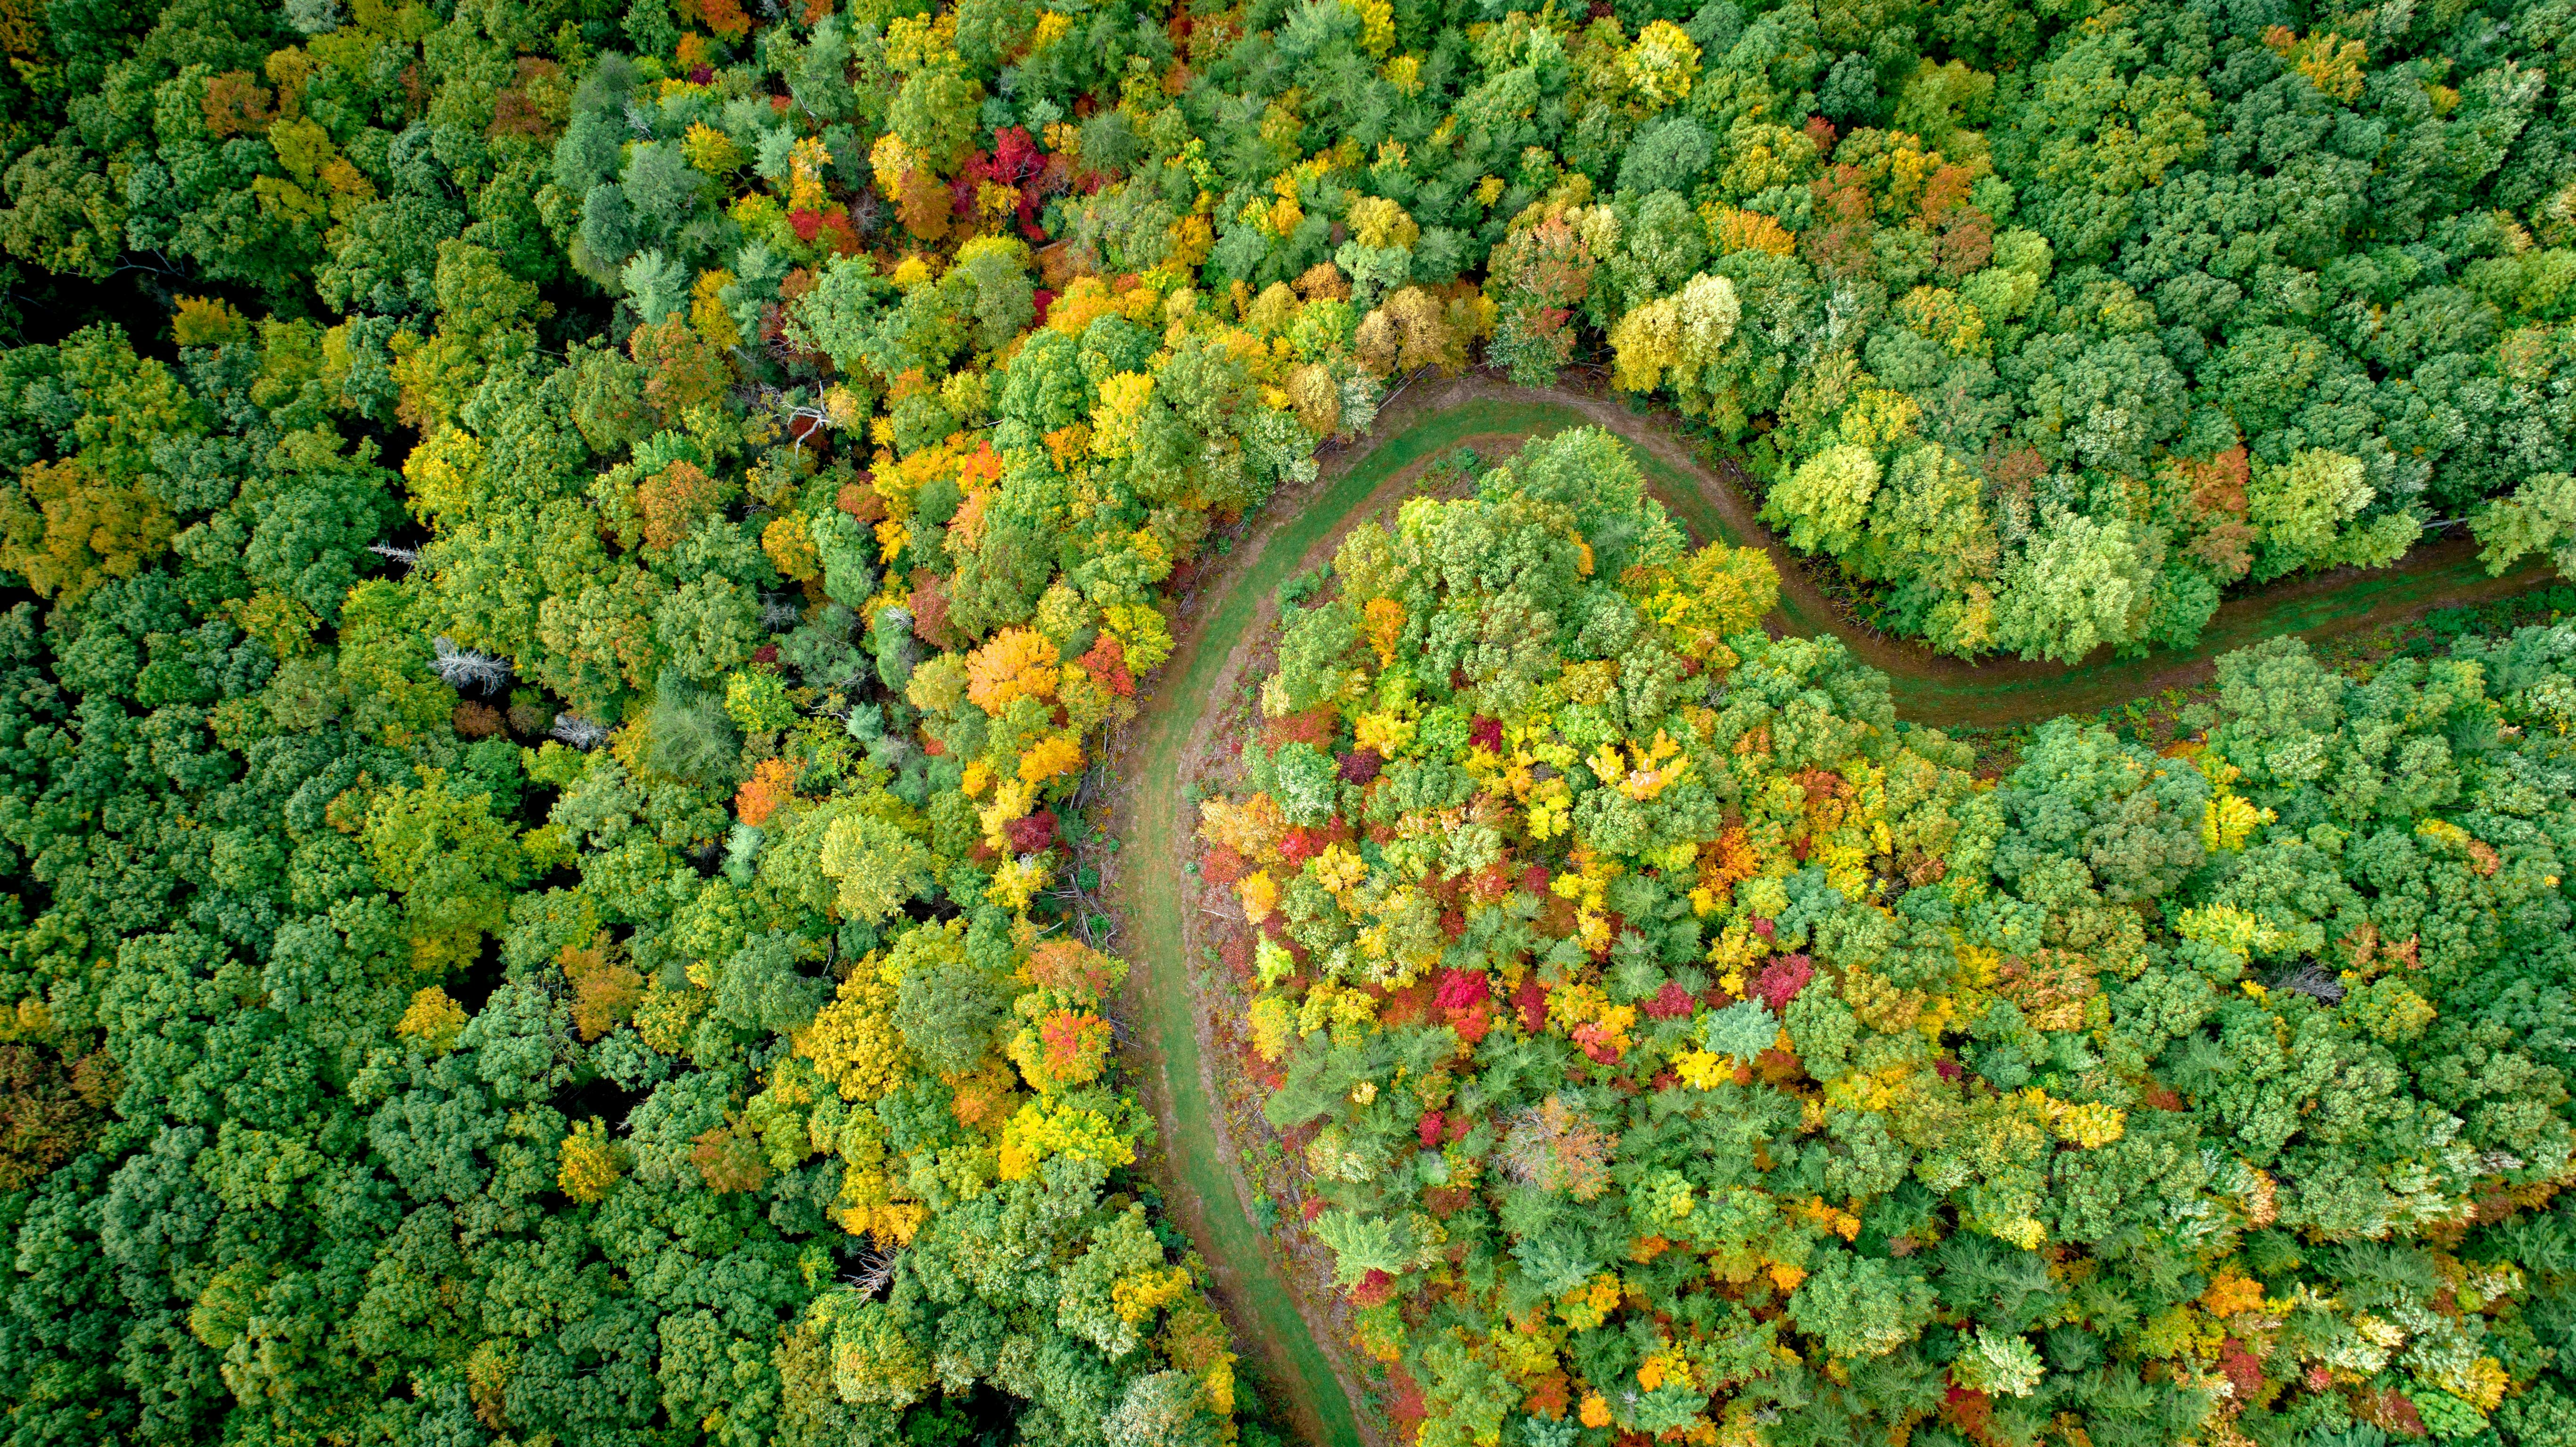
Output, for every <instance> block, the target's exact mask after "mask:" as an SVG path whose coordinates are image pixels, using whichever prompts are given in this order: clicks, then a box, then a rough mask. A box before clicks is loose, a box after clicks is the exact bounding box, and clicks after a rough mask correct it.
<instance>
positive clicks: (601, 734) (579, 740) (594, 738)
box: [553, 713, 608, 753]
mask: <svg viewBox="0 0 2576 1447" xmlns="http://www.w3.org/2000/svg"><path fill="white" fill-rule="evenodd" d="M553 732H554V737H555V739H556V740H557V741H558V742H560V743H564V744H569V745H570V746H572V747H573V748H576V749H579V750H581V751H582V752H583V753H588V752H590V751H591V750H592V749H595V748H598V747H599V746H600V745H601V744H604V743H606V742H608V730H607V729H606V728H604V727H602V726H600V725H598V724H595V723H592V722H591V721H590V720H588V719H586V718H583V717H582V716H581V715H580V714H577V713H559V714H556V715H555V726H554V731H553Z"/></svg>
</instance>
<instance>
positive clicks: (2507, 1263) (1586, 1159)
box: [1201, 432, 2576, 1447]
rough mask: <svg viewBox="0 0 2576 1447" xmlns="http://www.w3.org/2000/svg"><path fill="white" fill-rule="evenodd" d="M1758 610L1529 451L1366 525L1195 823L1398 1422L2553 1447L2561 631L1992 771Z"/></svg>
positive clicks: (2565, 1241)
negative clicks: (1446, 494) (1778, 635)
mask: <svg viewBox="0 0 2576 1447" xmlns="http://www.w3.org/2000/svg"><path fill="white" fill-rule="evenodd" d="M1769 582H1770V575H1769V564H1768V563H1767V562H1766V561H1764V560H1763V558H1762V556H1761V555H1760V554H1759V553H1752V552H1746V553H1739V554H1735V555H1733V556H1732V557H1730V556H1729V555H1728V553H1727V550H1725V549H1723V548H1711V549H1707V550H1703V551H1701V552H1698V553H1685V552H1683V551H1682V550H1681V548H1680V547H1679V545H1678V543H1677V541H1676V539H1675V536H1674V533H1673V530H1672V526H1671V523H1670V522H1669V520H1668V519H1666V518H1665V517H1664V516H1663V515H1662V512H1661V509H1660V508H1658V507H1657V506H1656V505H1655V504H1654V503H1653V502H1651V501H1647V500H1644V499H1643V498H1642V497H1641V495H1640V491H1639V487H1638V479H1637V474H1636V472H1635V469H1634V468H1633V467H1632V466H1626V467H1623V466H1622V465H1621V464H1620V461H1619V454H1618V452H1617V449H1616V444H1615V443H1613V442H1612V441H1611V440H1610V439H1609V438H1608V437H1607V436H1606V435H1605V434H1601V433H1597V432H1595V433H1570V434H1565V435H1563V436H1560V437H1558V438H1555V439H1551V440H1549V441H1547V442H1544V443H1532V444H1530V445H1529V446H1528V447H1526V448H1525V449H1523V450H1522V451H1521V452H1520V454H1519V455H1518V456H1516V457H1514V458H1512V459H1510V460H1509V461H1508V462H1507V463H1505V464H1504V465H1503V466H1500V467H1497V468H1494V469H1493V470H1491V471H1488V472H1486V473H1485V474H1484V476H1483V477H1482V479H1481V480H1480V481H1479V483H1478V484H1477V486H1476V489H1475V492H1474V495H1473V496H1471V497H1467V498H1462V499H1459V500H1455V501H1446V502H1435V501H1430V500H1425V499H1417V500H1415V501H1413V502H1411V503H1408V504H1406V505H1405V507H1404V509H1403V511H1402V512H1401V514H1400V515H1399V516H1398V517H1397V518H1396V519H1395V521H1394V523H1393V524H1392V525H1391V526H1388V527H1384V528H1378V527H1371V526H1363V527H1362V528H1360V529H1359V530H1358V531H1356V532H1354V533H1353V534H1352V535H1351V536H1350V537H1349V538H1348V539H1347V540H1346V541H1345V542H1344V543H1343V544H1342V546H1341V550H1340V553H1339V555H1338V556H1337V558H1336V559H1335V562H1334V567H1333V574H1332V578H1331V580H1330V581H1329V583H1328V584H1327V586H1326V589H1325V594H1326V596H1324V597H1323V598H1322V599H1320V600H1319V601H1316V602H1313V603H1310V604H1308V605H1307V606H1306V607H1305V608H1304V609H1303V610H1302V611H1300V612H1298V613H1297V614H1296V615H1295V616H1294V617H1293V618H1292V619H1290V620H1289V621H1288V622H1287V623H1286V624H1285V626H1284V629H1283V632H1282V641H1281V645H1280V649H1279V667H1278V669H1277V671H1276V672H1275V673H1273V674H1271V675H1270V677H1269V679H1268V681H1267V682H1266V683H1265V684H1264V685H1263V686H1262V693H1261V704H1262V707H1261V711H1260V712H1261V717H1260V719H1259V720H1258V721H1257V725H1256V727H1255V729H1254V736H1253V737H1251V738H1248V739H1247V740H1246V742H1245V745H1244V749H1243V756H1242V766H1241V784H1240V787H1239V790H1238V791H1237V792H1235V793H1232V794H1229V795H1225V796H1221V797H1218V798H1213V799H1210V800H1208V801H1207V802H1206V803H1205V804H1204V805H1203V806H1202V817H1203V824H1202V829H1201V835H1202V840H1203V851H1204V852H1203V856H1202V866H1201V872H1202V875H1203V877H1204V878H1207V879H1209V880H1211V881H1216V882H1221V883H1222V884H1223V885H1224V886H1226V887H1228V888H1230V890H1231V892H1232V893H1233V895H1234V896H1235V899H1236V902H1237V904H1238V905H1239V911H1240V914H1239V918H1240V920H1241V921H1242V927H1243V928H1244V929H1246V930H1247V931H1248V935H1247V936H1246V937H1245V938H1244V940H1243V942H1242V943H1241V944H1239V945H1238V946H1237V947H1236V953H1237V956H1238V957H1239V958H1240V959H1242V960H1243V962H1244V971H1243V973H1244V975H1245V977H1246V981H1245V983H1246V987H1247V989H1248V991H1249V993H1250V996H1251V999H1250V1003H1249V1005H1248V1007H1247V1008H1245V1010H1244V1011H1243V1016H1244V1019H1245V1021H1246V1025H1245V1028H1244V1030H1243V1032H1242V1033H1243V1036H1244V1041H1243V1047H1242V1048H1243V1051H1244V1055H1245V1057H1246V1058H1245V1064H1246V1066H1247V1067H1248V1069H1249V1070H1250V1071H1251V1072H1252V1073H1253V1074H1254V1075H1255V1076H1256V1078H1257V1079H1258V1080H1259V1081H1260V1083H1261V1084H1262V1086H1263V1088H1264V1090H1265V1092H1266V1102H1265V1106H1264V1110H1265V1112H1266V1114H1267V1116H1268V1118H1269V1121H1270V1123H1271V1124H1272V1125H1273V1126H1275V1127H1277V1128H1278V1129H1279V1130H1280V1131H1282V1132H1283V1133H1284V1139H1285V1141H1286V1142H1287V1143H1288V1145H1289V1146H1290V1148H1291V1149H1292V1151H1293V1152H1294V1154H1295V1155H1296V1156H1297V1157H1298V1158H1299V1164H1300V1165H1302V1166H1303V1167H1304V1171H1303V1173H1302V1176H1301V1186H1302V1189H1303V1191H1304V1193H1305V1202H1304V1207H1303V1214H1304V1216H1305V1219H1306V1221H1307V1223H1308V1227H1309V1229H1310V1230H1311V1231H1312V1232H1313V1234H1314V1235H1315V1237H1316V1238H1317V1239H1318V1240H1319V1241H1320V1242H1322V1243H1323V1244H1324V1246H1325V1247H1326V1248H1327V1249H1328V1250H1329V1252H1330V1253H1331V1255H1332V1257H1333V1260H1334V1262H1335V1268H1334V1282H1335V1284H1336V1286H1337V1287H1338V1288H1340V1290H1341V1291H1342V1292H1343V1293H1344V1295H1345V1297H1346V1299H1347V1301H1348V1303H1349V1304H1350V1307H1351V1308H1352V1321H1353V1323H1354V1327H1353V1330H1354V1339H1355V1341H1356V1342H1357V1343H1358V1345H1359V1346H1360V1347H1361V1349H1362V1350H1363V1351H1364V1352H1365V1353H1366V1354H1368V1355H1369V1356H1371V1357H1373V1358H1375V1359H1377V1360H1378V1361H1380V1362H1382V1363H1384V1364H1385V1365H1386V1367H1387V1369H1388V1375H1389V1378H1390V1380H1391V1382H1393V1383H1394V1384H1395V1386H1394V1390H1393V1393H1392V1395H1391V1398H1390V1400H1391V1401H1393V1402H1394V1403H1395V1404H1396V1408H1397V1411H1398V1415H1399V1416H1400V1417H1401V1418H1403V1419H1404V1420H1405V1421H1406V1422H1407V1423H1408V1424H1418V1435H1417V1436H1416V1438H1415V1440H1417V1441H1419V1442H1421V1443H1423V1444H1443V1447H1447V1444H1456V1447H1466V1444H1471V1443H1473V1444H1492V1443H1495V1442H1503V1441H1509V1442H1529V1443H1549V1444H1570V1443H1575V1442H1586V1443H1590V1442H1603V1441H1611V1440H1643V1439H1644V1438H1647V1437H1666V1435H1667V1434H1670V1438H1672V1439H1679V1440H1690V1441H1742V1442H1761V1443H1767V1444H1775V1447H1789V1444H1817V1447H1824V1444H1834V1443H1850V1442H1862V1441H1877V1440H1879V1439H1881V1438H1882V1437H1883V1438H1885V1439H1886V1440H1889V1441H1912V1442H1915V1443H1919V1444H1928V1447H1962V1444H1966V1443H1979V1444H1997V1443H2015V1444H2028V1443H2036V1442H2041V1441H2047V1442H2085V1441H2089V1442H2095V1443H2137V1444H2154V1443H2167V1442H2176V1441H2238V1442H2242V1441H2248V1440H2250V1441H2254V1442H2262V1443H2284V1444H2287V1443H2307V1442H2316V1443H2327V1442H2337V1443H2340V1442H2350V1441H2361V1440H2369V1441H2385V1440H2386V1438H2387V1434H2391V1433H2393V1434H2395V1435H2398V1436H2408V1437H2421V1436H2424V1435H2426V1434H2427V1433H2430V1434H2431V1435H2432V1436H2434V1437H2437V1438H2441V1439H2445V1440H2477V1441H2484V1442H2498V1441H2502V1442H2507V1443H2554V1442H2561V1441H2565V1440H2567V1437H2566V1433H2567V1431H2568V1428H2569V1425H2570V1424H2571V1423H2576V1395H2571V1392H2570V1385H2569V1382H2568V1379H2567V1378H2566V1377H2565V1376H2563V1375H2562V1371H2563V1364H2564V1362H2565V1361H2566V1358H2565V1357H2564V1356H2563V1355H2562V1353H2563V1352H2564V1350H2565V1348H2566V1347H2567V1346H2568V1345H2569V1339H2568V1337H2567V1335H2566V1328H2565V1326H2564V1325H2562V1323H2565V1322H2568V1321H2570V1320H2576V1318H2571V1317H2570V1316H2569V1314H2568V1313H2569V1305H2568V1302H2569V1298H2567V1297H2565V1296H2564V1295H2562V1294H2561V1293H2562V1292H2563V1291H2564V1289H2565V1284H2566V1282H2567V1280H2568V1278H2567V1276H2566V1270H2567V1266H2566V1262H2567V1259H2568V1258H2567V1254H2566V1253H2567V1251H2568V1250H2569V1246H2570V1243H2571V1240H2576V1238H2571V1235H2570V1226H2571V1218H2570V1216H2569V1215H2568V1213H2567V1210H2566V1208H2565V1207H2563V1206H2560V1207H2556V1208H2554V1209H2553V1208H2552V1202H2553V1198H2554V1197H2556V1195H2557V1193H2558V1191H2559V1190H2560V1187H2561V1185H2562V1184H2563V1183H2564V1182H2565V1181H2566V1180H2567V1179H2569V1175H2570V1171H2571V1168H2576V1136H2571V1133H2570V1120H2569V1110H2568V1105H2569V1096H2568V1092H2567V1089H2566V1075H2565V1070H2564V1062H2563V1059H2562V1054H2563V1052H2564V1051H2565V1050H2566V1048H2567V1043H2566V1040H2565V1038H2564V1022H2565V1011H2566V1009H2567V1004H2568V989H2569V985H2570V982H2571V978H2576V977H2571V974H2570V970H2571V963H2576V961H2571V957H2570V955H2569V953H2568V950H2567V947H2566V943H2565V940H2566V928H2567V922H2568V918H2569V915H2568V905H2567V902H2566V899H2565V897H2564V893H2563V891H2562V889H2561V879H2560V876H2561V873H2562V870H2563V866H2562V865H2561V863H2560V860H2561V857H2562V850H2563V848H2564V845H2563V843H2562V841H2563V840H2565V839H2567V838H2568V837H2569V830H2570V828H2571V827H2576V812H2571V798H2570V795H2569V793H2568V783H2569V781H2570V780H2571V778H2576V776H2571V775H2570V774H2569V773H2568V762H2569V760H2568V745H2567V741H2566V737H2565V732H2564V728H2565V724H2564V720H2565V718H2566V713H2565V700H2567V699H2569V698H2570V697H2576V694H2571V692H2570V690H2571V687H2572V686H2576V684H2571V676H2576V629H2570V628H2568V627H2565V626H2559V627H2554V628H2548V629H2540V628H2531V629H2525V630H2523V631H2522V632H2520V633H2517V634H2515V635H2514V636H2513V637H2512V638H2511V639H2509V640H2504V641H2496V642H2480V641H2476V640H2470V641H2468V642H2466V643H2464V644H2463V646H2461V647H2459V648H2458V649H2456V650H2454V651H2453V652H2452V653H2450V654H2449V655H2448V656H2443V657H2439V658H2436V659H2433V660H2430V661H2426V660H2422V659H2398V660H2394V661H2391V662H2390V663H2388V664H2386V665H2385V666H2383V667H2382V668H2381V669H2379V670H2378V672H2377V673H2376V674H2375V676H2372V677H2370V678H2369V679H2367V680H2366V681H2354V680H2350V679H2346V678H2344V677H2341V676H2338V675H2336V674H2334V673H2330V672H2328V671H2326V670H2325V669H2324V668H2322V667H2320V666H2319V664H2318V663H2317V662H2316V661H2315V660H2314V659H2313V658H2312V657H2311V656H2310V655H2309V654H2308V652H2307V651H2306V649H2305V648H2304V646H2302V645H2301V644H2299V643H2297V642H2295V641H2293V640H2278V641H2275V642H2273V643H2269V644H2265V645H2263V646H2262V647H2259V648H2255V649H2252V650H2248V651H2246V652H2242V653H2236V654H2231V655H2229V656H2227V657H2226V658H2225V659H2223V660H2222V661H2221V662H2220V664H2219V671H2218V687H2217V694H2218V697H2217V702H2216V705H2215V707H2206V708H2205V711H2206V725H2207V726H2206V727H2203V728H2201V729H2198V730H2197V731H2195V733H2194V734H2193V735H2192V736H2190V737H2188V738H2186V739H2184V740H2181V741H2178V742H2176V743H2174V744H2172V745H2170V746H2168V747H2165V748H2163V749H2161V750H2155V749H2150V748H2147V747H2145V746H2143V745H2142V744H2140V743H2138V742H2136V741H2134V740H2127V739H2123V738H2121V737H2118V736H2116V735H2114V734H2113V733H2111V732H2110V731H2108V730H2106V729H2105V728H2103V727H2102V726H2101V725H2100V724H2098V723H2080V724H2079V723H2076V722H2074V721H2070V720H2066V719H2058V720H2054V721H2052V722H2049V723H2047V724H2044V725H2042V726H2040V727H2039V728H2038V729H2037V730H2036V731H2035V733H2034V734H2033V735H2032V737H2031V739H2030V741H2029V743H2028V746H2027V747H2026V749H2025V750H2024V751H2023V753H2022V755H2021V758H2020V761H2019V763H2018V766H2017V767H2015V768H2014V769H2013V770H2012V771H2011V772H2009V773H2008V774H2005V775H2004V776H2003V777H2002V778H2000V779H1990V778H1979V777H1978V776H1977V775H1975V774H1974V773H1972V772H1971V771H1970V765H1971V764H1972V763H1973V755H1972V752H1971V751H1970V750H1969V749H1967V748H1966V747H1964V746H1962V745H1960V744H1958V743H1956V742H1953V741H1951V740H1949V739H1947V738H1944V737H1943V736H1942V735H1941V734H1939V733H1937V732H1934V731H1931V730H1926V729H1920V728H1915V727H1911V726H1909V725H1906V724H1903V723H1900V722H1898V721H1897V720H1896V719H1895V717H1894V715H1893V711H1892V710H1891V709H1890V707H1889V703H1888V694H1887V685H1886V680H1885V678H1884V676H1882V675H1880V674H1877V673H1875V672H1872V671H1870V670H1868V669H1865V668H1862V667H1860V666H1858V665H1856V664H1855V663H1854V662H1853V660H1852V659H1851V657H1850V655H1849V654H1848V653H1847V652H1845V651H1844V649H1843V647H1842V645H1841V644H1840V643H1839V642H1837V641H1835V640H1833V639H1823V640H1816V639H1780V640H1775V639H1772V638H1770V637H1769V636H1767V635H1766V634H1764V633H1762V632H1761V631H1760V630H1758V629H1753V628H1750V626H1749V625H1750V624H1751V622H1752V620H1754V619H1756V618H1758V617H1759V616H1760V615H1761V614H1762V613H1763V612H1765V611H1767V609H1768V607H1769V605H1770V601H1771V599H1770V596H1769V594H1768V591H1767V586H1766V585H1767V584H1768V583H1769ZM1507 640H1508V642H1507ZM1513 644H1518V645H1520V646H1511V645H1513ZM2356 1434H2357V1435H2356Z"/></svg>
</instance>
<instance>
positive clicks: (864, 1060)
mask: <svg viewBox="0 0 2576 1447" xmlns="http://www.w3.org/2000/svg"><path fill="white" fill-rule="evenodd" d="M894 995H895V991H894V986H893V985H892V984H891V983H889V982H887V981H886V980H884V979H882V978H880V977H879V976H878V975H877V974H876V973H875V972H873V971H870V970H868V969H866V968H865V967H864V966H862V967H861V968H860V969H857V970H853V971H851V972H850V977H849V978H848V979H846V980H844V981H842V982H841V988H840V990H839V991H838V992H837V993H836V994H835V995H834V996H833V998H832V1002H831V1003H830V1004H828V1005H825V1006H824V1007H823V1008H822V1009H820V1010H818V1011H816V1012H815V1014H814V1020H813V1023H811V1024H809V1025H807V1026H806V1027H805V1028H804V1029H802V1030H799V1031H797V1032H796V1036H795V1041H794V1046H795V1051H796V1053H797V1054H798V1055H801V1056H803V1057H804V1058H806V1059H808V1060H811V1061H813V1062H814V1068H815V1071H816V1073H818V1074H820V1075H821V1076H822V1077H823V1078H824V1079H825V1080H827V1081H829V1082H831V1083H832V1085H834V1086H835V1087H837V1088H838V1089H839V1090H840V1092H841V1098H842V1099H843V1100H878V1099H882V1098H883V1097H885V1096H887V1095H890V1094H892V1093H893V1092H894V1089H895V1087H896V1086H899V1085H901V1084H903V1080H904V1073H905V1068H906V1067H905V1061H904V1049H903V1035H902V1033H901V1032H900V1031H898V1030H896V1029H895V1024H894Z"/></svg>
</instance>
